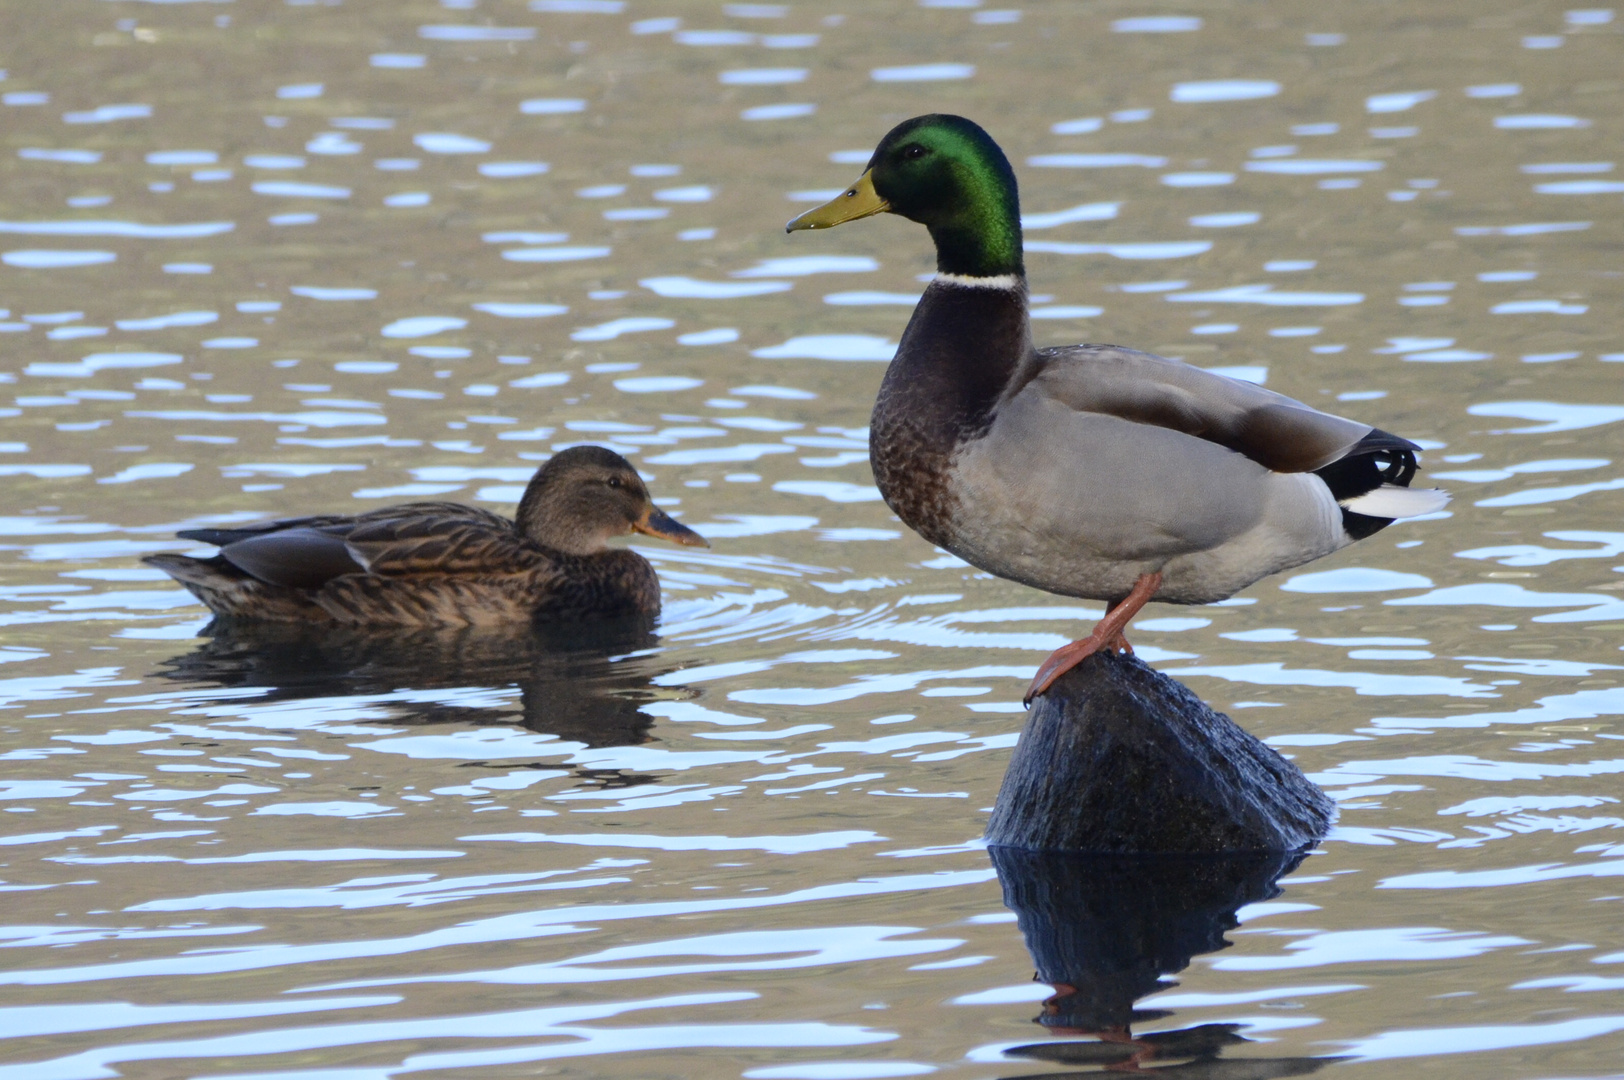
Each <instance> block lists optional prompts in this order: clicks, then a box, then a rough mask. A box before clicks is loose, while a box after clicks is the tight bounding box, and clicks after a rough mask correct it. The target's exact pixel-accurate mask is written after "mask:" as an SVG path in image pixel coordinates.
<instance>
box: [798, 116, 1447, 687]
mask: <svg viewBox="0 0 1624 1080" xmlns="http://www.w3.org/2000/svg"><path fill="white" fill-rule="evenodd" d="M880 213H892V214H900V215H902V216H903V217H905V218H908V219H909V220H911V221H917V222H919V223H920V224H922V225H924V226H925V227H926V228H927V229H929V230H930V235H931V239H932V240H934V241H935V243H936V269H937V273H936V276H935V279H934V280H933V281H932V282H931V283H930V285H929V286H928V287H927V288H926V289H925V293H924V295H923V296H922V297H921V298H920V300H919V304H918V306H917V307H915V308H914V313H913V317H912V318H911V319H910V320H909V322H908V327H907V329H906V330H904V331H903V334H902V340H901V342H900V344H899V345H898V346H897V351H896V357H895V358H894V359H893V360H892V361H891V366H890V367H889V368H888V369H887V370H886V373H885V379H884V381H883V383H882V385H881V387H880V392H879V397H878V399H877V400H876V401H875V403H874V414H873V418H872V420H871V421H870V428H869V460H870V463H871V464H872V466H873V469H874V479H875V482H876V484H877V485H878V486H879V489H880V493H881V494H882V495H883V496H884V497H885V501H886V503H887V504H889V505H890V507H891V509H893V510H894V511H896V513H897V516H899V517H900V518H901V519H902V520H903V521H904V522H906V523H907V524H908V525H909V526H910V527H911V528H912V529H914V531H916V532H918V533H919V534H920V535H921V536H923V537H924V538H925V539H926V540H929V541H930V542H931V543H933V544H936V545H938V546H940V547H943V548H946V549H947V550H948V551H950V552H952V553H953V554H955V555H957V556H958V557H960V558H961V559H964V560H965V561H966V562H968V563H970V564H971V565H973V566H977V567H979V568H981V569H983V570H986V571H987V572H989V573H992V574H995V575H997V576H999V577H1003V578H1009V579H1011V580H1013V581H1019V582H1022V583H1024V584H1027V585H1031V586H1034V587H1036V588H1039V589H1044V590H1047V591H1048V592H1052V593H1058V594H1060V595H1062V596H1075V597H1081V598H1085V599H1091V600H1103V601H1105V602H1106V604H1107V605H1108V607H1107V613H1106V616H1105V618H1104V619H1103V620H1102V621H1101V622H1100V623H1099V624H1098V625H1097V626H1096V627H1095V628H1094V630H1093V632H1092V633H1091V634H1089V635H1088V636H1087V637H1085V638H1082V639H1080V640H1078V641H1074V642H1072V643H1071V644H1069V645H1066V646H1063V647H1062V648H1060V649H1058V650H1057V651H1055V653H1054V654H1053V655H1051V656H1050V657H1049V658H1048V659H1047V660H1045V661H1044V662H1043V664H1042V665H1041V666H1040V667H1039V668H1038V672H1037V676H1036V677H1035V678H1034V679H1033V680H1032V684H1031V686H1030V687H1029V688H1028V691H1027V695H1026V700H1027V702H1028V703H1029V704H1030V702H1031V700H1032V698H1033V697H1035V696H1037V695H1038V694H1041V693H1043V692H1044V691H1045V690H1047V689H1048V688H1049V686H1050V685H1051V684H1052V683H1053V682H1054V680H1055V679H1057V678H1058V677H1059V676H1060V675H1061V674H1063V673H1064V672H1066V671H1067V670H1069V669H1070V668H1071V667H1073V666H1074V665H1076V664H1077V663H1078V662H1079V661H1081V660H1082V659H1083V658H1085V657H1087V656H1089V655H1091V654H1092V653H1094V652H1096V651H1099V650H1101V649H1111V650H1114V651H1117V652H1131V651H1132V649H1131V646H1129V645H1128V642H1127V638H1126V637H1124V635H1123V631H1124V628H1125V627H1126V626H1127V624H1128V622H1129V620H1130V619H1132V618H1133V617H1134V615H1136V614H1137V613H1138V612H1139V610H1140V608H1142V607H1143V606H1144V605H1145V603H1146V602H1147V601H1149V600H1158V601H1163V602H1166V603H1174V604H1207V603H1212V602H1214V601H1218V600H1222V599H1225V598H1226V597H1229V596H1231V595H1233V594H1234V593H1236V592H1238V591H1239V590H1241V589H1243V588H1245V587H1246V586H1248V585H1250V584H1252V583H1253V582H1255V581H1257V580H1258V579H1260V578H1263V577H1266V576H1267V575H1269V574H1274V573H1278V572H1279V571H1282V570H1286V569H1289V568H1291V567H1294V566H1299V565H1301V564H1303V563H1306V562H1308V561H1310V560H1311V559H1317V558H1319V557H1320V556H1322V555H1328V554H1330V553H1331V552H1333V551H1336V550H1337V549H1338V548H1341V547H1343V546H1345V545H1347V544H1350V543H1352V542H1353V541H1355V540H1359V539H1363V538H1364V537H1367V536H1369V535H1371V534H1372V533H1375V532H1377V531H1379V530H1381V529H1383V528H1385V527H1386V526H1388V525H1390V524H1391V523H1392V522H1393V520H1394V519H1395V518H1402V517H1414V516H1418V515H1421V514H1428V513H1432V512H1433V511H1436V510H1438V509H1440V508H1441V507H1442V506H1443V505H1444V503H1445V502H1446V501H1447V500H1448V496H1447V495H1445V494H1444V493H1443V492H1441V491H1436V490H1426V489H1416V488H1411V487H1410V486H1409V484H1410V481H1411V480H1412V479H1413V478H1414V476H1415V471H1416V451H1417V450H1418V449H1419V447H1417V446H1416V445H1415V444H1414V443H1412V442H1410V441H1408V440H1406V439H1401V438H1399V437H1398V436H1396V435H1392V434H1389V433H1388V432H1385V431H1382V430H1380V429H1378V428H1373V427H1371V426H1370V425H1369V424H1363V423H1360V422H1358V421H1356V420H1347V419H1344V418H1342V417H1340V416H1332V415H1330V414H1328V413H1323V412H1320V411H1318V410H1317V409H1312V408H1309V407H1308V406H1307V405H1304V404H1302V403H1301V402H1298V401H1293V400H1292V399H1291V398H1288V397H1284V396H1282V395H1280V394H1276V393H1273V392H1271V391H1269V390H1265V389H1263V388H1262V387H1259V386H1255V385H1253V384H1251V383H1246V382H1241V381H1239V380H1236V379H1230V378H1226V377H1225V376H1222V375H1217V374H1214V373H1212V372H1208V371H1202V370H1201V369H1200V368H1196V367H1191V366H1189V365H1187V364H1184V363H1181V362H1180V361H1177V360H1169V359H1167V358H1165V357H1161V356H1153V355H1151V354H1150V353H1144V352H1139V351H1137V350H1135V349H1127V348H1122V347H1120V346H1115V345H1074V346H1069V347H1066V348H1053V349H1037V348H1034V347H1033V344H1032V331H1031V326H1030V323H1029V320H1028V313H1027V295H1026V292H1027V291H1026V269H1025V266H1024V264H1023V261H1022V248H1021V215H1020V201H1019V198H1018V196H1017V194H1016V186H1015V172H1014V170H1013V169H1011V168H1010V164H1009V160H1008V159H1007V158H1006V157H1005V156H1004V153H1003V151H1002V150H1000V149H999V148H998V144H997V143H995V142H993V140H992V138H991V136H989V135H988V134H987V133H986V132H985V131H983V130H982V129H981V128H980V127H979V126H977V125H976V124H974V123H972V122H971V121H969V120H966V119H964V118H963V117H959V116H948V115H930V116H918V117H915V118H913V119H912V120H907V121H904V122H903V123H901V124H899V125H897V126H896V127H895V128H893V129H892V130H891V132H890V133H889V134H887V135H886V136H885V138H884V139H883V140H881V142H880V145H879V147H878V148H877V149H876V150H875V151H874V155H873V157H871V158H870V159H869V163H868V168H867V169H866V170H865V171H864V173H863V175H862V176H861V177H859V178H858V180H857V183H855V184H853V185H852V186H851V187H850V188H849V189H847V190H846V191H845V192H843V193H841V194H840V195H839V196H837V197H836V198H834V199H833V200H831V201H830V202H828V203H825V204H824V205H822V206H819V207H816V208H815V209H812V210H809V211H807V212H806V213H804V214H802V215H800V216H799V217H797V218H795V219H794V220H793V221H791V222H790V223H789V224H788V225H787V226H786V230H787V231H789V232H794V231H797V230H800V229H825V228H830V227H832V226H835V225H839V224H841V223H843V222H847V221H856V220H858V219H859V218H866V217H869V216H871V215H874V214H880Z"/></svg>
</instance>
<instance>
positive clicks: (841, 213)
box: [784, 169, 891, 232]
mask: <svg viewBox="0 0 1624 1080" xmlns="http://www.w3.org/2000/svg"><path fill="white" fill-rule="evenodd" d="M890 209H891V204H890V203H888V202H886V201H885V200H884V199H882V198H880V196H879V193H878V192H876V191H875V190H874V170H872V169H870V170H869V171H868V172H865V173H864V174H863V175H862V176H860V177H858V178H857V183H855V184H853V185H852V186H851V187H849V188H847V189H846V190H845V191H842V192H841V193H840V194H839V195H836V196H835V197H834V198H833V199H830V200H829V201H828V202H826V203H824V204H823V205H822V206H817V207H813V208H812V209H811V210H808V211H807V212H806V213H804V214H802V215H801V216H800V217H798V218H795V219H794V220H793V221H791V222H790V223H789V224H788V225H785V226H784V231H785V232H799V231H800V230H802V229H832V228H834V227H835V226H836V225H839V224H842V223H844V222H847V221H856V220H857V219H858V218H866V217H871V216H873V215H874V214H883V213H885V212H886V211H887V210H890Z"/></svg>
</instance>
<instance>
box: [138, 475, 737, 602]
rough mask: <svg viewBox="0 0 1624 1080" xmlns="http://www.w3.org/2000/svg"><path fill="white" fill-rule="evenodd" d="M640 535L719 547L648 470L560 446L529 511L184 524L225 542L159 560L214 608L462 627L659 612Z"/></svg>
mask: <svg viewBox="0 0 1624 1080" xmlns="http://www.w3.org/2000/svg"><path fill="white" fill-rule="evenodd" d="M631 532H639V533H644V534H645V535H648V536H658V537H660V538H662V539H665V540H671V541H674V542H675V543H678V544H687V545H690V546H695V547H709V546H710V545H708V544H707V543H706V542H705V540H704V538H703V537H701V536H700V535H699V534H698V533H696V532H694V531H693V530H692V529H689V528H688V527H687V526H685V525H681V524H679V523H677V522H676V521H673V520H672V519H671V518H670V517H669V516H667V515H666V514H665V513H664V512H663V511H661V510H659V509H658V508H657V507H655V505H654V504H653V502H652V501H650V499H649V494H648V488H646V487H644V486H643V481H642V478H641V477H639V476H638V475H637V470H636V469H634V468H632V466H631V464H630V463H629V462H628V461H627V460H626V459H625V458H623V457H621V456H620V455H619V454H616V453H614V452H613V451H610V450H606V449H604V448H603V447H601V446H574V447H571V448H569V449H568V450H563V451H561V452H559V453H558V454H556V455H554V456H553V457H552V458H551V459H549V460H548V461H547V463H546V464H544V465H543V466H542V467H541V468H540V469H538V470H537V471H536V475H535V476H534V477H532V478H531V480H530V483H529V485H527V486H526V487H525V489H524V496H523V498H521V499H520V500H519V512H518V515H517V520H515V521H509V520H508V519H507V518H505V517H502V516H501V515H500V514H493V513H491V512H490V511H488V510H480V509H476V508H475V507H472V506H463V505H461V504H460V503H451V502H418V503H404V504H402V505H400V506H388V507H384V508H382V509H379V510H371V511H368V512H367V513H364V514H354V515H349V514H330V515H324V516H319V517H303V518H286V519H283V520H280V521H267V522H260V523H256V524H253V525H242V526H237V527H233V528H222V529H186V530H183V531H182V532H180V533H179V534H178V535H179V536H180V537H181V539H183V540H198V541H201V542H203V543H205V544H218V545H219V546H220V552H219V554H217V555H215V556H213V557H211V558H206V559H198V558H193V557H191V556H189V555H178V554H163V555H149V556H147V557H146V558H145V559H143V560H142V561H143V562H145V563H147V564H148V565H150V566H156V567H158V568H159V569H160V570H163V571H164V572H165V573H167V574H168V575H169V576H170V577H172V578H174V579H175V580H176V581H178V582H180V583H181V584H182V585H184V586H186V588H187V589H189V590H190V591H191V593H192V595H194V596H196V597H197V598H198V599H199V600H201V601H203V603H204V604H206V605H208V607H209V610H211V611H213V612H214V613H215V614H216V615H219V616H222V617H224V618H231V619H260V620H274V621H283V622H290V621H301V622H327V623H338V624H341V625H347V626H457V625H496V624H516V623H525V622H531V621H536V620H541V621H549V622H550V621H565V620H573V619H589V618H608V617H612V616H621V615H638V614H653V613H656V612H658V611H659V610H660V582H659V579H658V578H657V577H656V576H655V573H654V568H653V567H652V566H650V565H649V563H648V560H647V559H645V558H643V557H642V556H641V555H639V554H637V553H636V552H635V551H627V550H626V549H624V548H611V547H609V546H608V542H609V540H610V539H611V538H612V537H616V536H623V535H625V534H626V533H631Z"/></svg>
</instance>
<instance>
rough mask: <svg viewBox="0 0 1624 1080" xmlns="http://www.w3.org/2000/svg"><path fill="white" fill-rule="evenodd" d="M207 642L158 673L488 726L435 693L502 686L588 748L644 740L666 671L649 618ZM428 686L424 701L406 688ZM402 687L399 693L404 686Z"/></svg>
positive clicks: (229, 627)
mask: <svg viewBox="0 0 1624 1080" xmlns="http://www.w3.org/2000/svg"><path fill="white" fill-rule="evenodd" d="M203 635H204V636H205V637H207V638H208V640H207V641H206V642H205V643H204V644H203V645H201V646H199V647H198V648H197V649H195V650H194V651H192V652H190V653H187V654H186V655H184V656H180V657H177V658H175V659H173V660H169V661H166V662H165V663H164V664H163V666H162V667H161V668H160V670H159V672H158V674H159V675H161V676H162V677H165V678H169V679H175V680H177V681H182V682H197V683H208V684H214V685H217V686H224V687H244V688H250V687H251V688H256V689H257V688H264V690H265V693H263V694H262V695H258V696H257V697H256V700H258V701H300V700H311V699H317V698H330V697H357V696H369V695H390V700H389V705H390V708H391V710H392V711H393V712H395V714H396V715H395V716H393V717H392V719H393V720H395V721H396V722H404V723H452V722H456V723H486V724H488V723H491V722H492V721H493V720H504V719H510V718H512V716H513V714H512V713H511V712H506V711H497V710H496V709H494V708H492V707H491V706H490V705H488V704H475V703H462V702H459V701H457V700H455V699H454V698H452V697H450V696H448V695H447V696H442V695H436V694H434V693H433V692H434V691H437V690H447V691H449V690H456V689H465V688H466V689H474V690H478V689H486V688H506V687H513V686H516V687H518V689H519V695H520V710H521V711H520V715H519V717H518V719H519V721H520V722H521V723H522V724H523V725H524V726H525V727H527V728H529V729H531V730H532V731H537V732H541V733H544V734H550V735H557V736H558V737H559V738H560V739H564V740H567V741H570V742H578V743H582V744H584V745H586V746H588V747H599V746H627V745H634V744H637V743H642V742H647V741H648V740H649V739H650V735H649V727H650V725H651V724H652V723H653V719H652V718H651V717H649V716H648V715H647V714H645V713H643V712H641V711H640V707H641V706H642V705H643V704H644V703H646V702H648V701H651V700H653V699H654V698H655V697H656V696H669V694H668V692H666V691H656V690H655V689H654V688H652V687H651V685H650V680H651V679H653V678H654V677H655V676H656V675H659V674H661V673H662V672H664V671H665V670H666V668H664V667H660V666H659V665H658V664H657V663H656V660H655V657H654V655H653V646H654V645H655V644H656V643H657V642H658V640H659V639H658V637H657V636H656V635H655V633H654V629H653V620H652V619H651V618H647V617H641V616H635V617H631V618H627V619H604V620H597V621H593V622H585V623H575V624H569V625H556V626H536V627H526V628H523V629H514V630H493V629H472V628H458V629H445V630H424V631H412V632H402V631H401V630H400V629H398V628H391V629H385V630H361V629H350V628H334V627H321V628H319V629H318V628H308V629H307V628H304V627H300V626H297V625H291V624H251V625H250V624H238V623H231V622H226V621H223V620H218V619H217V620H215V621H214V622H212V623H210V624H209V625H208V626H207V627H206V628H205V629H204V631H203ZM412 691H424V692H427V693H425V694H424V695H423V697H422V699H421V700H413V698H412V696H411V694H410V692H412ZM403 692H406V693H403Z"/></svg>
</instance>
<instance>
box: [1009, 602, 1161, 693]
mask: <svg viewBox="0 0 1624 1080" xmlns="http://www.w3.org/2000/svg"><path fill="white" fill-rule="evenodd" d="M1103 628H1104V624H1103V623H1101V624H1100V626H1097V627H1095V628H1094V632H1093V633H1092V634H1090V635H1088V636H1087V637H1085V638H1081V639H1079V640H1077V641H1073V642H1072V643H1071V644H1069V645H1062V646H1060V648H1058V649H1056V650H1055V651H1054V652H1052V653H1050V654H1049V658H1048V659H1047V660H1045V661H1043V663H1041V664H1039V665H1038V673H1037V674H1036V675H1034V676H1032V683H1031V685H1030V686H1028V687H1027V688H1026V696H1025V697H1023V698H1021V704H1022V705H1025V706H1026V707H1028V708H1031V706H1032V699H1033V698H1035V697H1037V696H1038V695H1039V694H1041V693H1043V692H1044V691H1046V690H1048V689H1049V687H1051V686H1053V685H1054V681H1055V680H1056V679H1058V678H1060V676H1062V675H1064V674H1065V673H1066V672H1068V671H1070V670H1071V669H1072V668H1074V667H1076V666H1077V665H1078V664H1081V663H1082V662H1083V661H1084V660H1087V659H1088V658H1089V657H1090V656H1093V655H1094V654H1095V653H1097V652H1108V653H1114V654H1116V655H1118V656H1132V655H1133V646H1132V645H1129V644H1128V639H1127V638H1126V637H1123V636H1122V632H1121V631H1120V630H1119V631H1117V632H1116V633H1115V634H1111V635H1109V636H1103V635H1101V634H1100V630H1101V629H1103Z"/></svg>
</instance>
